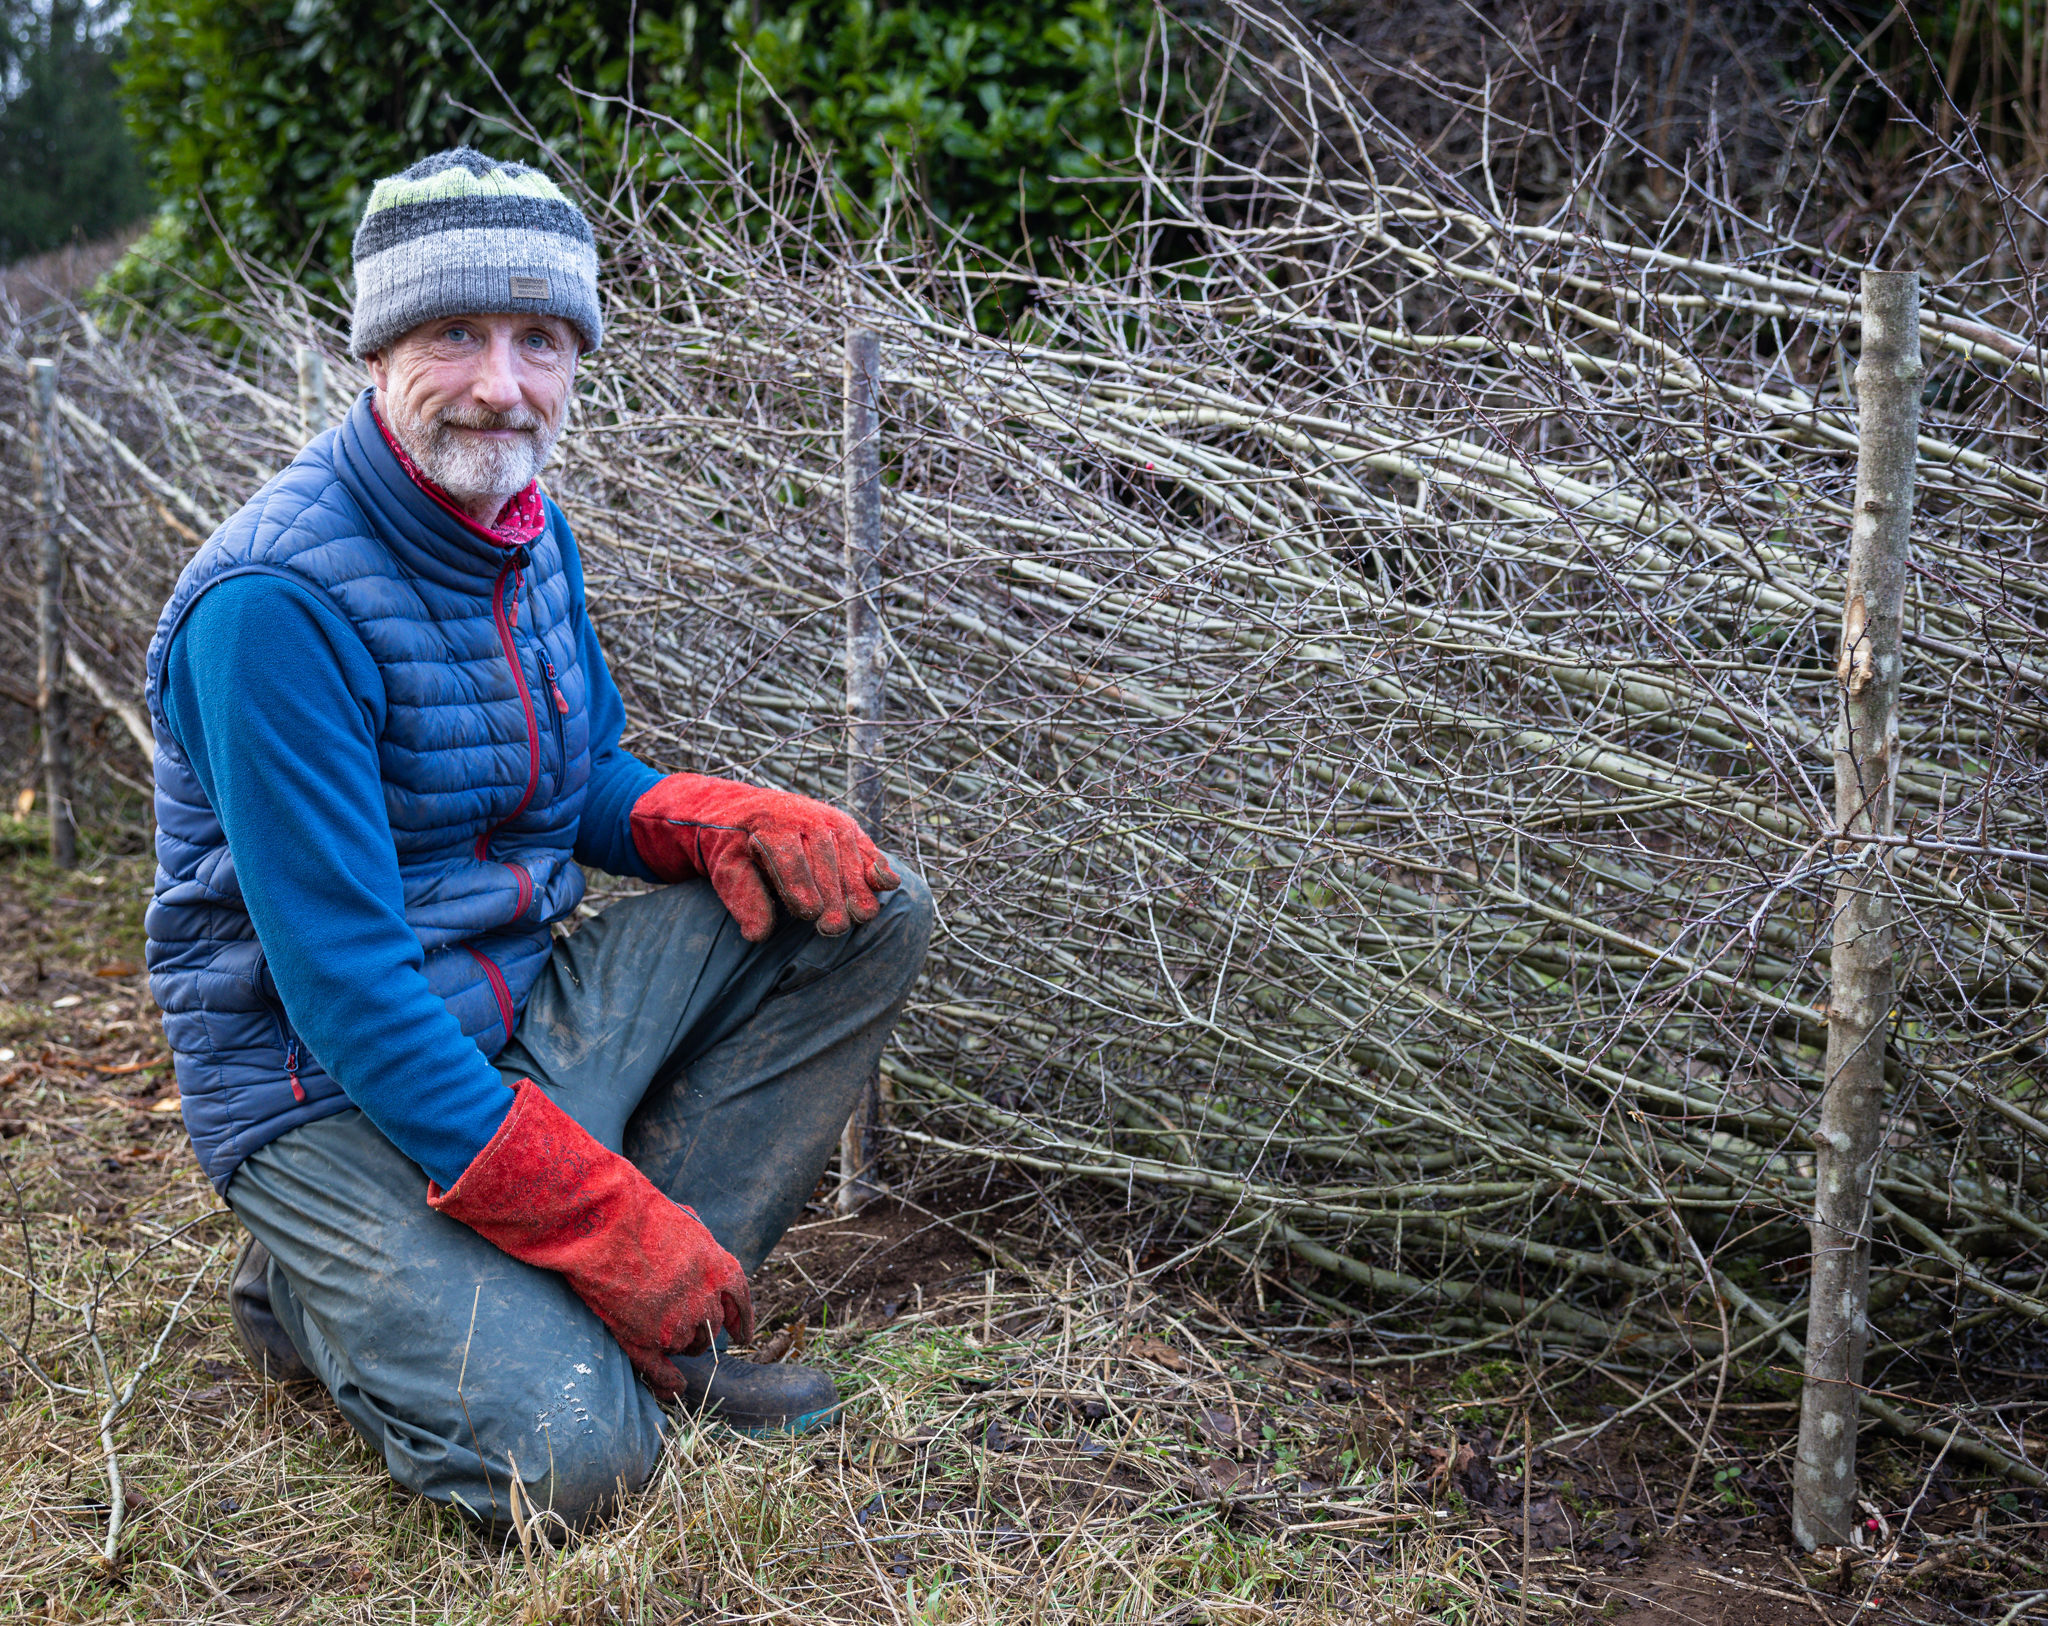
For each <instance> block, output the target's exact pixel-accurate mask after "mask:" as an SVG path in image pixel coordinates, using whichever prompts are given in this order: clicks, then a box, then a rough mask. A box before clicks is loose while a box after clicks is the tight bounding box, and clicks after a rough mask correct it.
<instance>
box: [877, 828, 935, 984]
mask: <svg viewBox="0 0 2048 1626" xmlns="http://www.w3.org/2000/svg"><path fill="white" fill-rule="evenodd" d="M889 867H890V868H891V869H893V870H895V871H896V874H897V877H898V880H899V882H900V884H899V885H898V886H897V887H896V888H895V889H894V890H893V891H890V892H886V893H884V894H883V895H882V912H881V914H880V915H878V916H877V917H876V918H875V920H874V921H873V922H872V923H871V924H870V925H868V926H866V927H863V928H862V929H863V930H864V931H867V932H872V933H874V934H875V936H876V939H877V941H876V950H877V951H878V952H881V953H883V954H885V955H886V956H887V957H888V959H889V960H890V961H891V962H892V963H893V964H895V965H898V966H900V967H901V968H902V971H903V985H904V986H905V987H906V988H907V987H909V986H910V984H911V983H912V982H914V981H915V980H916V978H917V973H918V971H919V969H920V968H921V967H922V966H923V965H924V956H925V950H926V949H928V948H929V947H930V946H931V940H932V920H933V913H934V910H933V905H932V889H931V888H930V887H928V886H927V885H925V880H924V877H923V876H922V875H920V874H918V873H917V871H916V870H914V869H912V868H911V867H910V866H909V865H908V864H906V863H905V862H904V861H903V860H902V859H900V858H898V857H896V856H895V855H894V854H893V853H892V854H890V855H889Z"/></svg>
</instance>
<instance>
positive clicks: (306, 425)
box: [298, 344, 327, 440]
mask: <svg viewBox="0 0 2048 1626" xmlns="http://www.w3.org/2000/svg"><path fill="white" fill-rule="evenodd" d="M298 363H299V429H300V431H301V432H302V433H303V434H304V436H305V438H306V439H307V440H311V439H312V438H313V437H314V436H315V435H317V434H319V433H320V431H321V430H323V429H325V428H326V427H327V358H326V357H325V356H324V355H322V354H321V353H320V352H319V351H318V350H315V349H314V348H313V347H312V346H311V345H310V344H302V345H300V346H299V354H298Z"/></svg>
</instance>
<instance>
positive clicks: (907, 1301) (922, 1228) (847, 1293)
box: [753, 1184, 988, 1331]
mask: <svg viewBox="0 0 2048 1626" xmlns="http://www.w3.org/2000/svg"><path fill="white" fill-rule="evenodd" d="M829 1190H830V1187H829V1185H827V1184H821V1185H820V1187H819V1199H820V1200H818V1201H815V1202H813V1204H812V1211H811V1212H810V1213H808V1214H807V1215H806V1216H805V1217H804V1218H803V1219H801V1220H799V1221H798V1222H797V1223H796V1224H795V1225H794V1226H792V1227H791V1228H790V1230H789V1232H788V1234H787V1235H785V1236H784V1237H783V1239H782V1242H781V1243H780V1245H779V1246H777V1248H776V1250H775V1252H774V1253H772V1254H771V1255H769V1258H768V1262H767V1263H766V1264H765V1265H763V1266H762V1267H761V1269H760V1270H759V1271H757V1272H756V1273H755V1276H754V1283H753V1286H754V1309H755V1313H756V1316H757V1318H758V1320H759V1323H760V1325H761V1327H762V1328H763V1329H764V1331H765V1330H770V1329H774V1328H778V1327H781V1326H783V1325H785V1324H787V1323H789V1322H793V1321H801V1322H804V1323H807V1324H808V1325H810V1326H812V1327H817V1326H820V1325H824V1326H833V1327H843V1326H848V1325H861V1326H875V1327H879V1326H883V1325H886V1324H887V1323H888V1322H890V1321H892V1320H894V1319H895V1318H896V1317H897V1316H899V1315H902V1314H905V1313H909V1312H914V1311H916V1310H920V1309H922V1308H923V1307H924V1303H925V1301H926V1300H928V1299H933V1298H936V1297H937V1295H938V1294H939V1293H940V1292H941V1291H942V1290H944V1289H945V1288H947V1287H949V1286H952V1285H955V1284H957V1283H958V1282H959V1280H960V1279H961V1278H962V1277H964V1276H968V1275H971V1274H973V1273H975V1272H976V1271H978V1270H983V1269H986V1268H987V1264H988V1261H987V1260H986V1259H985V1258H984V1256H983V1255H982V1254H981V1253H979V1252H978V1251H976V1249H975V1247H974V1245H973V1244H972V1243H971V1242H969V1241H968V1240H967V1238H966V1237H964V1236H962V1235H961V1234H960V1232H958V1231H956V1230H954V1229H952V1228H951V1227H949V1226H948V1225H947V1224H946V1222H945V1221H944V1220H942V1219H940V1218H938V1217H937V1213H942V1212H944V1209H943V1208H942V1207H939V1206H938V1204H936V1203H935V1204H934V1208H924V1207H911V1206H906V1205H905V1204H903V1203H900V1202H897V1201H896V1200H894V1199H893V1198H885V1199H883V1200H881V1201H879V1202H875V1203H871V1204H870V1205H869V1206H868V1207H866V1208H864V1209H863V1210H862V1211H861V1212H860V1213H858V1214H853V1215H849V1216H847V1217H844V1218H839V1217H835V1216H833V1215H831V1214H830V1212H829V1209H828V1208H827V1207H826V1205H827V1203H829V1201H830V1198H829ZM935 1210H936V1211H935Z"/></svg>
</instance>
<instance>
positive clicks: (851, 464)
mask: <svg viewBox="0 0 2048 1626" xmlns="http://www.w3.org/2000/svg"><path fill="white" fill-rule="evenodd" d="M881 372H882V341H881V336H880V335H879V334H877V333H875V332H874V331H873V330H871V329H869V328H864V327H853V326H850V327H848V328H847V330H846V394H845V400H844V433H843V439H842V440H841V443H840V444H841V447H842V450H843V452H844V456H845V459H846V485H845V498H844V501H845V507H844V514H845V522H846V801H847V806H848V808H849V809H850V810H851V812H852V813H853V816H854V817H855V818H857V819H859V820H860V822H861V825H862V827H863V828H864V829H865V830H866V831H867V833H868V834H869V835H870V836H871V837H876V838H879V837H880V834H881V826H882V786H883V781H882V708H883V705H884V703H885V701H886V699H887V696H888V689H887V685H886V682H885V678H886V675H887V672H888V657H887V654H886V645H885V643H884V641H883V638H882V435H881V420H880V413H879V398H880V381H881ZM880 1106H881V1080H880V1078H879V1076H877V1077H875V1078H871V1079H869V1080H868V1082H867V1086H866V1088H864V1089H863V1090H862V1091H861V1096H860V1100H859V1102H858V1103H857V1104H856V1105H855V1106H854V1109H853V1115H852V1116H851V1117H850V1118H848V1119H847V1120H846V1128H845V1130H844V1131H843V1132H842V1133H841V1135H840V1137H839V1172H840V1186H839V1199H838V1208H839V1212H840V1213H842V1214H851V1213H855V1212H857V1211H858V1210H859V1209H860V1208H862V1207H863V1206H865V1205H866V1204H867V1203H869V1202H870V1201H872V1200H873V1199H874V1198H876V1197H878V1196H880V1195H881V1193H880V1192H879V1191H878V1190H877V1189H876V1188H875V1187H874V1186H872V1185H870V1184H869V1183H868V1181H867V1180H866V1178H865V1175H866V1173H867V1169H868V1165H869V1163H870V1162H871V1161H872V1159H873V1156H874V1128H875V1123H876V1120H877V1118H878V1116H879V1113H880Z"/></svg>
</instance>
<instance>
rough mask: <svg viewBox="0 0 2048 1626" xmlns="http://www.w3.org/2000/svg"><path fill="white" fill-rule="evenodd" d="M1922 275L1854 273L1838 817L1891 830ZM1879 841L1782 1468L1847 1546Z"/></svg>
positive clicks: (1832, 1056) (1831, 1019)
mask: <svg viewBox="0 0 2048 1626" xmlns="http://www.w3.org/2000/svg"><path fill="white" fill-rule="evenodd" d="M1920 376H1921V366H1920V277H1919V273H1918V272H1915V271H1866V272H1864V273H1863V355H1862V359H1861V360H1860V362H1859V363H1858V364H1857V368H1856V425H1857V427H1856V507H1855V514H1854V519H1853V522H1852V528H1851V531H1850V539H1849V571H1848V582H1847V584H1846V586H1845V587H1844V589H1843V595H1842V641H1841V657H1840V659H1839V661H1838V662H1837V664H1836V667H1835V679H1836V681H1837V683H1838V684H1839V685H1840V687H1841V714H1840V718H1839V721H1838V722H1837V724H1836V728H1835V828H1836V829H1837V830H1838V831H1840V832H1842V833H1843V834H1845V835H1878V836H1889V835H1890V834H1891V833H1892V799H1893V791H1894V787H1895V782H1896V779H1897V774H1898V744H1899V677H1900V665H1901V652H1900V626H1901V622H1902V621H1903V620H1904V617H1905V604H1906V554H1907V547H1908V542H1909V539H1910V536H1911V532H1912V528H1913V465H1914V459H1915V453H1916V449H1917V445H1918V440H1919V433H1920ZM1885 851H1886V850H1885V848H1884V847H1883V846H1882V845H1881V844H1879V843H1877V842H1871V841H1838V842H1837V843H1836V856H1837V857H1838V858H1839V859H1840V860H1841V861H1843V862H1844V863H1845V864H1846V865H1847V868H1846V870H1845V871H1844V873H1843V876H1842V879H1841V881H1840V883H1839V884H1838V886H1837V888H1836V892H1835V913H1834V940H1833V953H1832V960H1831V985H1830V989H1829V995H1828V1057H1827V1075H1826V1078H1827V1083H1826V1088H1825V1089H1824V1091H1823V1093H1822V1095H1821V1107H1820V1128H1819V1129H1818V1130H1817V1131H1816V1132H1815V1134H1814V1148H1815V1159H1814V1174H1815V1187H1816V1190H1815V1194H1814V1211H1813V1277H1812V1281H1813V1287H1812V1297H1811V1300H1810V1308H1809V1309H1808V1312H1807V1321H1806V1387H1805V1391H1804V1395H1803V1397H1802V1400H1801V1404H1800V1413H1799V1456H1798V1460H1797V1461H1796V1462H1795V1464H1794V1466H1793V1471H1792V1488H1793V1495H1792V1530H1793V1534H1794V1535H1795V1536H1797V1538H1798V1540H1799V1544H1800V1545H1801V1546H1802V1547H1805V1548H1806V1549H1808V1550H1809V1551H1811V1550H1812V1549H1813V1548H1815V1547H1821V1546H1828V1547H1842V1546H1847V1545H1849V1544H1850V1542H1851V1540H1852V1535H1851V1532H1852V1531H1853V1529H1854V1527H1855V1524H1856V1422H1857V1417H1858V1410H1859V1400H1858V1393H1857V1391H1858V1387H1859V1385H1861V1383H1862V1381H1863V1354H1864V1350H1865V1347H1866V1345H1867V1343H1868V1334H1869V1326H1868V1320H1867V1317H1868V1311H1869V1304H1870V1209H1871V1189H1872V1186H1873V1184H1874V1182H1875V1181H1876V1178H1877V1160H1878V1155H1879V1151H1880V1148H1881V1142H1882V1136H1883V1128H1884V1054H1885V1035H1886V1031H1887V1029H1888V1028H1889V1026H1890V1023H1891V1018H1892V1007H1893V1000H1894V995H1895V989H1894V986H1893V974H1892V948H1893V941H1892V917H1891V904H1890V900H1889V898H1888V897H1887V891H1888V886H1889V881H1888V876H1887V869H1888V865H1887V862H1886V857H1885Z"/></svg>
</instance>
